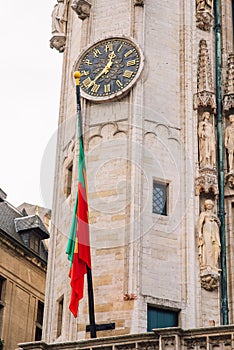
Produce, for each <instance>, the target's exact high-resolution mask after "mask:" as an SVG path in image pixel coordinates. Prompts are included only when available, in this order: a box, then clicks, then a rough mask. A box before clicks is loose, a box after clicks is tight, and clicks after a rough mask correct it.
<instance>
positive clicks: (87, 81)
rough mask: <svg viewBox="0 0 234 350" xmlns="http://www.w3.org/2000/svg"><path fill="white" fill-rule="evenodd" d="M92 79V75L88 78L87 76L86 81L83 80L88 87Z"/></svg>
mask: <svg viewBox="0 0 234 350" xmlns="http://www.w3.org/2000/svg"><path fill="white" fill-rule="evenodd" d="M91 81H92V80H91V79H90V77H88V78H86V79H85V80H84V81H83V85H84V86H85V87H86V88H88V87H89V85H90V83H91Z"/></svg>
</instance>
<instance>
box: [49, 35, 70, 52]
mask: <svg viewBox="0 0 234 350" xmlns="http://www.w3.org/2000/svg"><path fill="white" fill-rule="evenodd" d="M65 46H66V35H65V34H59V33H58V34H56V35H53V36H52V38H51V39H50V47H51V48H52V49H56V50H58V51H59V52H63V51H64V50H65Z"/></svg>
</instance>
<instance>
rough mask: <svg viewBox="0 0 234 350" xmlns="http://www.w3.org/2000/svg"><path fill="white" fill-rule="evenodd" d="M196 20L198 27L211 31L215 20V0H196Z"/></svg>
mask: <svg viewBox="0 0 234 350" xmlns="http://www.w3.org/2000/svg"><path fill="white" fill-rule="evenodd" d="M196 4H197V7H196V10H197V11H196V22H197V27H198V28H199V29H201V30H204V31H209V30H210V28H211V26H212V22H213V18H214V16H213V14H212V8H213V0H196Z"/></svg>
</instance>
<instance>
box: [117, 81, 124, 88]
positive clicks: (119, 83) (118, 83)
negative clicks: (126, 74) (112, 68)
mask: <svg viewBox="0 0 234 350" xmlns="http://www.w3.org/2000/svg"><path fill="white" fill-rule="evenodd" d="M116 85H118V87H120V88H121V87H122V86H123V84H122V83H121V81H120V80H119V79H118V80H116Z"/></svg>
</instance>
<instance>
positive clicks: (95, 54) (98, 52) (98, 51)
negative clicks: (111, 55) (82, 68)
mask: <svg viewBox="0 0 234 350" xmlns="http://www.w3.org/2000/svg"><path fill="white" fill-rule="evenodd" d="M101 54H102V53H101V52H100V50H99V49H94V50H93V55H94V57H96V58H97V57H98V55H101Z"/></svg>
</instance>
